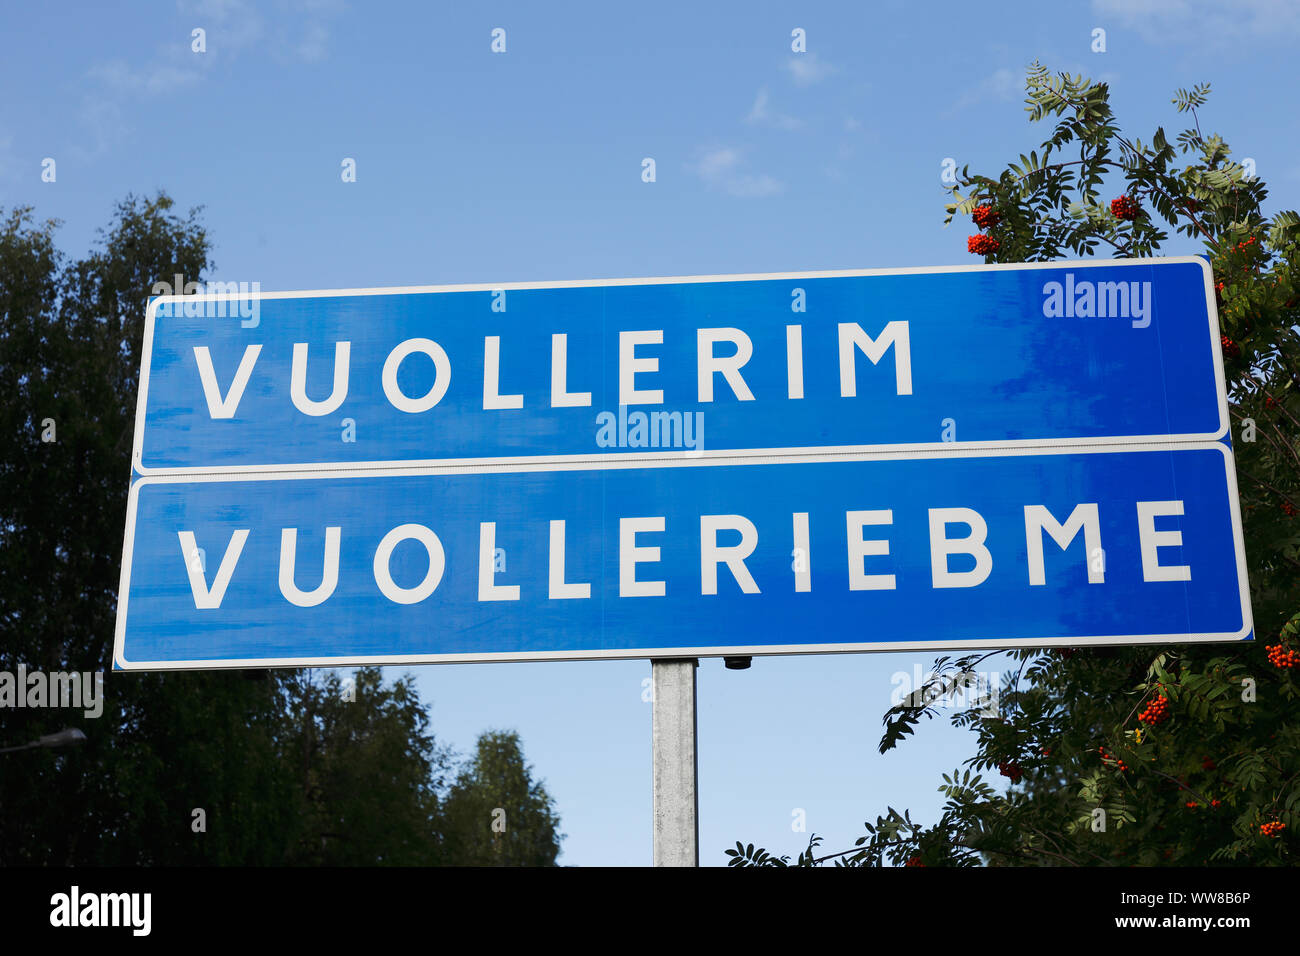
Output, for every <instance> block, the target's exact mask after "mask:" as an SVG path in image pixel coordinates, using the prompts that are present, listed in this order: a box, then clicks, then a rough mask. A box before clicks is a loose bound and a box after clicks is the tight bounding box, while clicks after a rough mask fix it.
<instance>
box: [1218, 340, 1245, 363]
mask: <svg viewBox="0 0 1300 956" xmlns="http://www.w3.org/2000/svg"><path fill="white" fill-rule="evenodd" d="M1219 343H1220V344H1221V345H1222V346H1223V354H1224V355H1226V356H1228V358H1236V357H1237V356H1238V355H1240V354H1241V346H1240V345H1238V344H1237V343H1236V342H1234V341H1232V339H1230V338H1228V337H1227V336H1226V335H1220V336H1219Z"/></svg>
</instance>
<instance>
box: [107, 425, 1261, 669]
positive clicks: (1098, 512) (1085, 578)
mask: <svg viewBox="0 0 1300 956" xmlns="http://www.w3.org/2000/svg"><path fill="white" fill-rule="evenodd" d="M742 462H743V463H727V464H710V463H707V462H683V463H681V464H675V465H671V466H662V465H661V466H659V467H654V468H646V467H636V466H634V465H628V464H613V463H599V464H598V465H589V466H585V467H584V466H576V465H575V466H573V467H569V468H566V469H560V470H557V469H555V468H554V467H553V466H552V467H547V469H546V470H542V469H540V468H533V469H517V470H510V471H503V470H500V469H497V470H490V469H487V468H481V469H464V470H458V471H448V470H444V471H441V472H439V471H438V470H436V469H424V470H414V471H410V470H408V471H403V472H399V473H386V474H369V475H364V476H341V475H339V474H337V473H336V474H334V475H333V476H332V477H323V476H320V475H312V474H311V473H297V474H289V475H285V474H281V475H270V474H267V475H257V476H249V477H239V478H222V477H220V476H212V477H194V476H188V477H172V478H165V477H145V478H141V479H138V480H137V481H136V482H135V484H134V485H133V486H132V490H131V497H130V506H129V512H128V518H127V530H126V542H125V549H124V557H123V571H122V585H121V590H120V595H121V600H120V605H119V610H118V622H117V643H116V653H115V659H116V660H115V663H116V666H117V667H119V668H122V669H146V668H147V669H158V668H211V667H214V666H215V667H221V666H228V667H239V666H244V667H247V666H270V665H275V666H294V665H310V664H357V663H363V662H385V663H417V662H435V661H448V662H449V661H490V660H545V659H594V658H645V657H685V656H692V657H694V656H717V655H724V654H725V655H752V654H790V653H817V652H832V651H834V652H843V651H868V650H916V649H933V648H976V647H1032V646H1042V645H1046V644H1050V643H1061V644H1066V645H1071V644H1074V645H1081V644H1119V643H1136V642H1140V643H1147V644H1150V643H1161V642H1191V641H1230V640H1241V639H1247V638H1248V637H1249V636H1250V633H1251V629H1252V624H1251V617H1250V606H1249V601H1248V587H1247V582H1246V572H1245V557H1244V550H1243V544H1242V537H1241V522H1240V515H1239V514H1238V513H1237V490H1236V479H1235V471H1234V467H1233V462H1232V453H1231V451H1230V450H1229V449H1228V448H1227V447H1226V446H1225V445H1222V444H1212V443H1188V444H1181V445H1170V446H1164V447H1162V448H1160V449H1150V448H1148V449H1145V450H1137V449H1134V448H1132V447H1130V448H1128V449H1120V448H1114V447H1111V448H1093V449H1087V450H1081V449H1062V450H1060V451H1055V452H1052V451H1042V450H1033V451H1028V450H1026V451H1008V452H1006V453H1003V454H999V455H989V454H976V453H970V454H949V455H942V456H935V455H933V454H929V453H913V454H894V455H888V456H864V455H857V456H845V457H843V458H837V459H832V460H827V459H825V458H822V459H820V460H813V459H797V458H796V459H787V460H783V461H780V462H770V461H769V462H764V461H762V460H759V459H754V460H748V459H746V460H742Z"/></svg>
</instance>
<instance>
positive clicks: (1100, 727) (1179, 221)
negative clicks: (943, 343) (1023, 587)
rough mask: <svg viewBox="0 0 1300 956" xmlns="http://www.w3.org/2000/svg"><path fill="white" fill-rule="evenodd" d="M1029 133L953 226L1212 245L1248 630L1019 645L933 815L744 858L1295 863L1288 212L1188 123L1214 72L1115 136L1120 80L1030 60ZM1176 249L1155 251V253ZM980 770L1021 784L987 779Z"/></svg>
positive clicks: (964, 678) (1295, 580) (938, 682)
mask: <svg viewBox="0 0 1300 956" xmlns="http://www.w3.org/2000/svg"><path fill="white" fill-rule="evenodd" d="M1026 91H1027V98H1026V101H1025V102H1026V105H1027V110H1028V112H1029V116H1030V120H1031V121H1032V122H1042V121H1049V122H1051V123H1052V124H1053V128H1052V132H1051V135H1050V137H1049V138H1047V139H1046V140H1045V141H1044V142H1043V143H1042V144H1041V146H1040V147H1039V148H1038V149H1036V150H1033V151H1032V152H1030V153H1029V154H1028V155H1022V156H1020V157H1019V162H1016V163H1010V164H1009V165H1008V166H1007V168H1006V169H1004V170H1003V171H1002V172H1001V173H1000V174H999V175H997V176H992V177H991V176H982V175H978V174H972V173H971V172H970V170H969V167H966V168H963V170H962V172H961V175H960V177H959V178H958V181H957V183H956V184H955V185H953V186H952V187H951V189H950V192H951V197H950V198H951V201H950V202H949V203H948V204H947V217H946V220H945V222H951V221H952V220H953V219H954V218H956V217H958V216H967V215H969V216H970V217H971V219H972V221H973V222H974V224H975V226H976V228H977V229H978V230H979V232H978V233H976V234H975V235H973V236H972V237H971V238H970V239H969V240H968V244H967V248H968V249H969V250H970V251H971V252H972V253H975V254H978V255H982V256H983V257H984V260H985V262H987V263H1007V262H1042V261H1051V260H1056V259H1061V258H1076V259H1077V258H1087V257H1092V256H1096V255H1101V256H1102V257H1105V258H1133V257H1146V256H1153V255H1157V254H1160V253H1161V249H1162V247H1164V246H1165V244H1166V243H1167V242H1168V241H1169V239H1170V236H1171V234H1182V235H1184V236H1187V237H1188V238H1189V239H1190V240H1191V241H1193V242H1195V243H1198V244H1199V245H1200V247H1201V248H1202V249H1203V253H1204V255H1206V256H1207V257H1208V259H1209V261H1210V263H1211V265H1212V268H1213V272H1214V278H1215V293H1216V302H1217V306H1218V313H1219V322H1220V327H1221V331H1222V340H1221V346H1222V353H1223V361H1224V367H1225V371H1226V379H1227V397H1228V404H1229V410H1230V413H1231V419H1232V429H1231V439H1232V445H1233V450H1234V454H1235V457H1236V468H1237V475H1238V478H1239V482H1238V485H1239V495H1240V504H1241V513H1242V521H1243V528H1244V533H1245V542H1246V554H1247V563H1248V574H1249V579H1250V591H1251V602H1252V606H1253V609H1254V620H1255V638H1256V639H1255V640H1254V641H1252V642H1241V643H1236V644H1215V645H1205V644H1200V645H1163V646H1158V647H1150V646H1148V647H1140V646H1135V647H1105V648H1069V647H1054V648H1050V649H1030V650H1019V651H1015V652H1011V655H1012V657H1013V659H1014V660H1015V668H1014V672H1013V673H1012V674H1011V675H1010V677H1009V678H1008V680H1007V681H1006V682H1005V685H1004V686H1003V687H1002V688H1001V691H1000V695H999V697H1000V700H999V707H998V708H997V709H996V712H995V713H991V712H990V709H989V708H988V707H987V706H985V703H986V702H983V701H975V702H972V704H971V705H970V706H967V707H963V708H961V709H959V710H957V712H956V713H954V714H953V716H952V718H951V719H952V721H953V723H954V724H955V725H957V726H961V727H967V728H970V729H971V730H973V731H974V732H975V733H976V735H977V740H978V750H977V752H976V754H975V756H973V757H972V758H970V759H969V760H967V761H966V766H965V767H964V768H960V769H958V770H957V771H955V772H954V773H952V774H951V775H945V776H944V782H943V785H942V786H941V787H940V791H941V792H942V793H943V794H944V795H945V797H946V798H947V800H946V803H945V806H944V808H943V812H942V815H941V817H940V819H939V821H938V822H937V823H935V824H934V825H932V826H923V825H920V824H918V823H916V822H915V821H913V820H912V819H911V816H910V814H909V813H907V812H903V813H899V812H897V811H895V810H893V809H892V808H888V809H887V811H886V813H885V814H883V815H880V816H878V817H877V818H876V821H875V822H874V823H869V824H866V831H867V832H866V834H865V835H864V836H862V837H861V838H859V839H858V840H857V841H856V843H855V844H854V846H853V848H851V849H849V850H844V851H839V852H834V853H825V852H823V851H822V850H821V849H820V845H821V838H820V837H817V836H814V837H813V839H812V840H811V841H810V843H809V847H808V849H807V850H806V851H805V852H804V853H803V854H801V855H800V856H799V857H798V859H797V860H796V861H794V862H793V864H792V862H791V860H790V859H789V858H788V857H784V856H782V857H776V856H773V855H772V854H771V853H769V852H768V851H766V850H764V849H761V848H756V847H755V846H754V845H753V844H749V845H742V844H740V843H737V844H736V847H735V848H734V849H730V850H727V851H726V853H727V854H728V856H730V858H731V859H730V864H731V865H733V866H747V865H749V866H752V865H759V866H787V865H803V866H811V865H818V864H825V863H832V864H834V865H840V866H882V865H887V864H895V865H900V864H901V865H911V866H976V865H981V864H987V865H1049V866H1050V865H1082V866H1086V865H1095V866H1108V865H1132V864H1138V865H1162V864H1172V865H1184V866H1186V865H1193V866H1204V865H1252V866H1256V865H1279V864H1282V865H1285V864H1289V863H1292V862H1293V861H1294V852H1295V849H1296V846H1297V843H1296V839H1297V838H1296V830H1297V828H1300V747H1298V745H1300V715H1297V712H1296V696H1297V685H1296V678H1295V675H1296V668H1297V666H1298V665H1300V573H1298V572H1300V519H1298V518H1297V511H1298V510H1300V452H1298V451H1297V439H1300V377H1298V375H1297V373H1298V372H1300V335H1298V334H1297V326H1298V325H1300V293H1298V292H1297V290H1298V289H1300V216H1297V214H1296V213H1295V212H1294V211H1277V212H1273V213H1272V214H1268V213H1266V212H1265V211H1264V202H1265V199H1266V198H1267V195H1268V192H1267V190H1266V188H1265V185H1264V181H1263V179H1261V178H1260V177H1259V176H1257V175H1256V174H1255V170H1254V169H1253V168H1252V166H1253V164H1248V163H1238V162H1236V161H1234V160H1233V159H1232V158H1231V155H1232V154H1231V151H1230V150H1229V148H1228V144H1227V143H1226V142H1225V141H1224V140H1223V139H1222V138H1221V137H1219V136H1217V135H1207V134H1204V133H1203V132H1202V130H1201V125H1200V112H1201V111H1202V109H1203V108H1204V107H1205V105H1206V103H1207V101H1208V97H1209V93H1210V87H1209V85H1208V84H1207V85H1199V86H1195V87H1193V88H1192V89H1191V90H1178V91H1177V93H1176V95H1175V96H1174V98H1173V105H1174V106H1175V107H1176V109H1177V112H1178V113H1180V114H1186V115H1187V117H1188V118H1190V120H1191V124H1192V125H1191V127H1190V128H1188V129H1185V130H1183V131H1182V132H1181V133H1179V134H1178V135H1177V136H1176V138H1175V141H1174V142H1173V143H1170V142H1169V140H1168V138H1167V136H1166V134H1165V131H1164V129H1163V128H1159V129H1157V130H1156V131H1155V132H1154V133H1153V134H1152V136H1151V139H1150V142H1149V143H1143V142H1142V141H1141V140H1138V139H1133V138H1131V137H1129V136H1127V135H1125V134H1124V133H1123V132H1122V131H1121V129H1120V126H1119V124H1118V123H1117V121H1116V119H1115V117H1114V115H1113V113H1112V110H1111V106H1110V99H1109V88H1108V86H1107V84H1105V83H1094V82H1092V81H1091V80H1088V79H1085V78H1083V77H1081V76H1073V77H1072V76H1069V75H1067V74H1053V73H1051V72H1050V71H1048V70H1047V69H1046V68H1044V67H1042V66H1040V65H1039V64H1037V63H1035V64H1034V65H1033V66H1032V67H1031V68H1030V69H1029V72H1028V76H1027V81H1026ZM1166 254H1167V253H1166ZM991 656H992V655H991V654H983V653H981V654H969V655H964V656H958V657H943V658H940V659H939V660H938V661H936V663H935V667H934V671H933V673H934V676H933V678H932V679H931V680H930V681H928V682H927V684H926V686H925V687H923V688H920V689H918V690H917V691H916V692H915V693H914V694H913V695H912V696H911V697H910V698H909V699H907V700H905V701H904V702H903V703H902V704H901V705H899V706H896V707H894V708H892V709H891V710H889V711H888V712H887V713H886V714H885V717H884V723H885V733H884V736H883V738H882V739H881V742H880V750H881V752H882V753H883V752H887V751H889V750H891V749H893V748H894V747H896V746H898V745H899V744H900V743H901V742H902V741H904V740H905V739H906V737H907V736H908V735H910V734H912V733H913V731H914V730H915V728H916V726H917V725H918V723H919V722H920V721H922V720H927V719H932V718H933V717H935V716H936V715H937V714H938V710H939V707H938V702H940V701H943V700H944V699H945V695H946V694H947V693H948V692H949V691H951V690H952V688H953V687H954V686H963V685H964V684H967V683H969V682H970V681H971V680H973V679H974V677H975V675H976V673H977V672H978V671H979V670H980V667H981V664H982V663H983V662H984V661H985V660H987V659H988V658H989V657H991ZM990 771H994V772H997V773H999V774H1001V775H1002V776H1005V777H1006V778H1007V779H1008V781H1009V784H1010V786H1009V787H1008V788H1007V789H1006V791H1005V792H1000V790H999V789H998V788H995V787H994V786H992V785H991V784H990V782H989V781H988V780H986V779H985V778H984V775H985V774H988V773H989V772H990Z"/></svg>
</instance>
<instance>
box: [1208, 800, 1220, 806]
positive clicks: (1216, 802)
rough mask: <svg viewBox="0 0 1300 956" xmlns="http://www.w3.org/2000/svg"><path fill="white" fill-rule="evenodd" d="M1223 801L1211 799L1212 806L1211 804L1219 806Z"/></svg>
mask: <svg viewBox="0 0 1300 956" xmlns="http://www.w3.org/2000/svg"><path fill="white" fill-rule="evenodd" d="M1221 803H1223V801H1222V800H1211V801H1210V806H1211V807H1218V805H1219V804H1221Z"/></svg>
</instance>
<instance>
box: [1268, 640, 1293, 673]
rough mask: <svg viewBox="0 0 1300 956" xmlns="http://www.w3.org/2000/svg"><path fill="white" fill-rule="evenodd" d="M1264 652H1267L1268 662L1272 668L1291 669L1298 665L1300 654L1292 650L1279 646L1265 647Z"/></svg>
mask: <svg viewBox="0 0 1300 956" xmlns="http://www.w3.org/2000/svg"><path fill="white" fill-rule="evenodd" d="M1264 650H1266V651H1268V662H1269V663H1270V664H1272V665H1273V666H1274V667H1283V668H1291V667H1295V666H1296V665H1297V664H1300V654H1297V653H1296V652H1295V651H1294V650H1293V649H1292V648H1289V647H1284V646H1283V645H1281V644H1273V645H1271V646H1265V648H1264Z"/></svg>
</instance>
